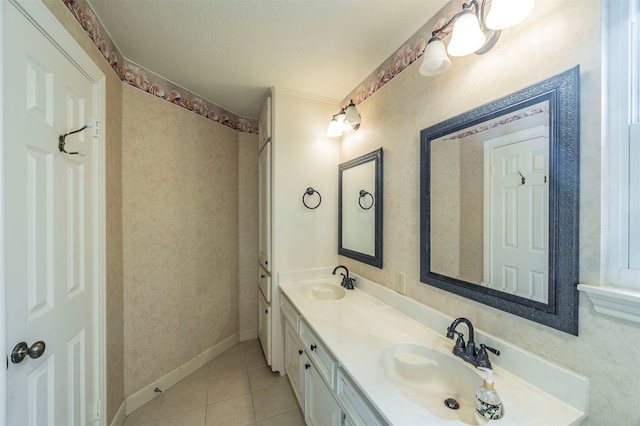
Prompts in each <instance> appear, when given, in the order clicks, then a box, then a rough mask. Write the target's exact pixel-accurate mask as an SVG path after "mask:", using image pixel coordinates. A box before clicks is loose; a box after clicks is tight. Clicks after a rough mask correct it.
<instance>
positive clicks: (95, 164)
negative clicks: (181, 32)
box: [2, 2, 104, 425]
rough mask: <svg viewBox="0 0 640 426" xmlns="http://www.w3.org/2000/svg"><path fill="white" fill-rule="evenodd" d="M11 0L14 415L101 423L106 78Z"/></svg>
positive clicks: (7, 143) (8, 240) (9, 239)
mask: <svg viewBox="0 0 640 426" xmlns="http://www.w3.org/2000/svg"><path fill="white" fill-rule="evenodd" d="M3 3H4V4H3V5H2V7H3V8H4V10H3V31H4V34H3V40H4V45H3V50H4V68H3V70H4V73H3V74H4V76H3V86H4V99H3V114H4V123H5V133H4V135H3V141H4V164H3V167H4V171H5V173H4V178H3V182H4V188H3V190H4V197H5V204H4V205H5V211H4V215H5V222H4V227H5V241H4V243H5V256H6V257H5V264H6V267H5V275H4V281H5V285H6V296H5V297H6V299H5V300H6V308H5V313H6V328H7V331H6V337H7V341H6V349H7V351H8V352H9V353H8V357H9V361H8V370H7V384H6V395H7V423H8V424H9V425H93V424H95V423H96V422H97V423H100V422H99V421H97V419H99V417H100V412H99V409H100V407H99V405H100V401H99V400H100V393H101V391H100V386H101V385H100V381H101V380H102V379H101V374H100V370H101V361H100V352H101V350H100V348H101V333H100V330H101V327H100V315H101V311H102V309H101V303H100V289H101V288H102V287H101V285H102V284H101V283H103V278H101V276H103V272H102V271H103V268H104V265H103V262H102V261H101V260H100V259H101V258H103V256H104V248H103V243H102V242H103V239H104V230H103V229H101V228H102V227H103V226H104V221H103V219H101V215H103V213H102V212H101V209H103V208H104V203H103V202H102V201H101V200H100V197H103V196H104V193H103V192H102V190H101V189H100V185H104V182H103V177H102V175H101V173H103V172H104V170H103V166H102V165H101V162H102V163H103V162H104V159H103V157H102V155H103V154H102V152H101V151H100V149H99V148H98V144H99V143H100V139H99V133H100V132H99V127H100V121H99V120H96V119H97V118H100V114H101V113H102V106H101V103H102V102H103V101H102V100H101V99H102V96H103V95H102V90H103V87H104V86H103V84H104V83H99V82H98V81H96V80H94V79H93V77H91V78H90V77H89V76H88V74H87V73H86V70H84V69H82V70H81V69H80V68H79V66H77V65H75V64H74V63H73V62H71V60H70V59H69V58H68V57H67V56H66V55H65V54H64V53H62V51H61V48H60V47H59V46H56V45H54V44H52V42H51V41H50V40H49V39H48V38H47V37H45V36H44V35H43V32H42V31H46V30H42V31H41V30H40V29H38V28H36V26H35V25H34V24H32V23H31V22H30V21H29V20H28V19H27V18H26V17H25V15H24V14H23V13H22V12H21V11H20V10H19V9H18V7H17V6H15V5H14V4H13V3H9V2H3ZM25 3H26V2H25ZM32 3H35V2H32ZM37 10H38V11H39V12H38V13H41V14H42V13H45V15H43V16H47V15H46V12H48V11H46V10H45V9H44V8H43V7H42V6H41V7H40V9H37ZM43 11H44V12H43ZM50 19H53V18H50ZM58 31H59V30H58ZM76 49H77V47H76ZM93 72H94V73H95V69H94V70H93ZM100 74H101V73H100ZM94 77H95V74H94ZM102 78H104V76H102ZM87 121H93V123H94V126H93V127H92V128H87V129H85V130H82V131H79V132H77V133H74V134H71V135H69V136H67V137H66V138H65V140H64V142H65V144H64V147H63V148H64V149H65V150H66V151H68V152H77V151H83V154H85V155H78V154H67V153H63V152H62V151H61V150H60V147H59V136H60V135H61V134H65V133H68V132H71V131H74V130H77V129H80V128H81V127H83V126H84V124H85V122H87ZM101 262H102V263H101Z"/></svg>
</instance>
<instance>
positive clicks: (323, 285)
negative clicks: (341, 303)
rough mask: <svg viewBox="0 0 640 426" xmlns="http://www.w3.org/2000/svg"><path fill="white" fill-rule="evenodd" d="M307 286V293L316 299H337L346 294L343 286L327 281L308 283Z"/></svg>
mask: <svg viewBox="0 0 640 426" xmlns="http://www.w3.org/2000/svg"><path fill="white" fill-rule="evenodd" d="M307 287H308V290H307V295H308V296H309V297H310V298H312V299H316V300H338V299H342V298H343V297H344V296H345V295H346V294H347V292H346V291H345V289H344V288H342V287H338V286H337V285H335V284H331V283H327V282H314V283H309V284H307Z"/></svg>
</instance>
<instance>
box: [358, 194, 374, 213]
mask: <svg viewBox="0 0 640 426" xmlns="http://www.w3.org/2000/svg"><path fill="white" fill-rule="evenodd" d="M367 195H368V196H369V197H371V204H370V205H369V207H365V206H363V205H362V199H363V198H364V197H366V196H367ZM358 204H359V205H360V208H362V210H369V209H370V208H371V207H373V205H374V204H375V199H374V198H373V194H372V193H370V192H367V191H365V190H364V189H361V190H360V197H358Z"/></svg>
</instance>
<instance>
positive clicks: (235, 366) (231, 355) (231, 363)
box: [209, 344, 247, 377]
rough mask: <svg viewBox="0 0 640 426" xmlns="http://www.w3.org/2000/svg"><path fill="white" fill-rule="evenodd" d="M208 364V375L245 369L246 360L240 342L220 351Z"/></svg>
mask: <svg viewBox="0 0 640 426" xmlns="http://www.w3.org/2000/svg"><path fill="white" fill-rule="evenodd" d="M209 365H210V377H222V376H228V375H230V374H237V373H241V372H243V371H246V370H247V362H246V358H245V356H244V349H243V347H242V344H238V345H236V346H234V347H233V348H231V349H229V350H227V351H226V352H224V353H222V354H221V355H220V356H218V357H217V358H216V359H214V360H213V361H211V362H210V363H209Z"/></svg>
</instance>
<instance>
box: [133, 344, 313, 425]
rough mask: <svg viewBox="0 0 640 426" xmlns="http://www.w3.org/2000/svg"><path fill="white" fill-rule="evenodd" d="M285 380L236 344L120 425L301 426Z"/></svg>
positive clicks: (256, 349)
mask: <svg viewBox="0 0 640 426" xmlns="http://www.w3.org/2000/svg"><path fill="white" fill-rule="evenodd" d="M304 424H305V423H304V416H303V414H302V412H301V411H300V409H299V407H298V402H297V401H296V397H295V395H294V394H293V391H292V390H291V386H290V385H289V380H288V379H287V377H286V376H280V374H278V373H272V372H271V369H270V368H269V367H267V364H266V362H265V360H264V355H263V354H262V348H261V347H260V343H259V342H258V340H249V341H246V342H240V343H238V344H237V345H235V346H234V347H232V348H231V349H229V350H227V351H226V352H224V353H223V354H221V355H219V356H218V357H217V358H215V359H214V360H213V361H211V362H210V363H209V364H207V365H205V366H204V367H202V368H200V369H199V370H198V371H196V372H194V373H193V374H191V375H190V376H188V377H186V378H184V379H183V380H182V381H180V382H178V383H176V384H175V385H173V386H172V387H170V388H169V389H167V390H165V392H164V393H163V394H160V395H158V396H157V397H156V398H154V399H153V400H151V401H149V402H148V403H147V404H145V405H144V406H142V407H140V408H139V409H137V410H136V411H134V412H133V413H131V414H130V415H129V416H127V418H126V420H125V422H124V426H142V425H144V426H214V425H220V426H232V425H238V426H240V425H256V426H304Z"/></svg>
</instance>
